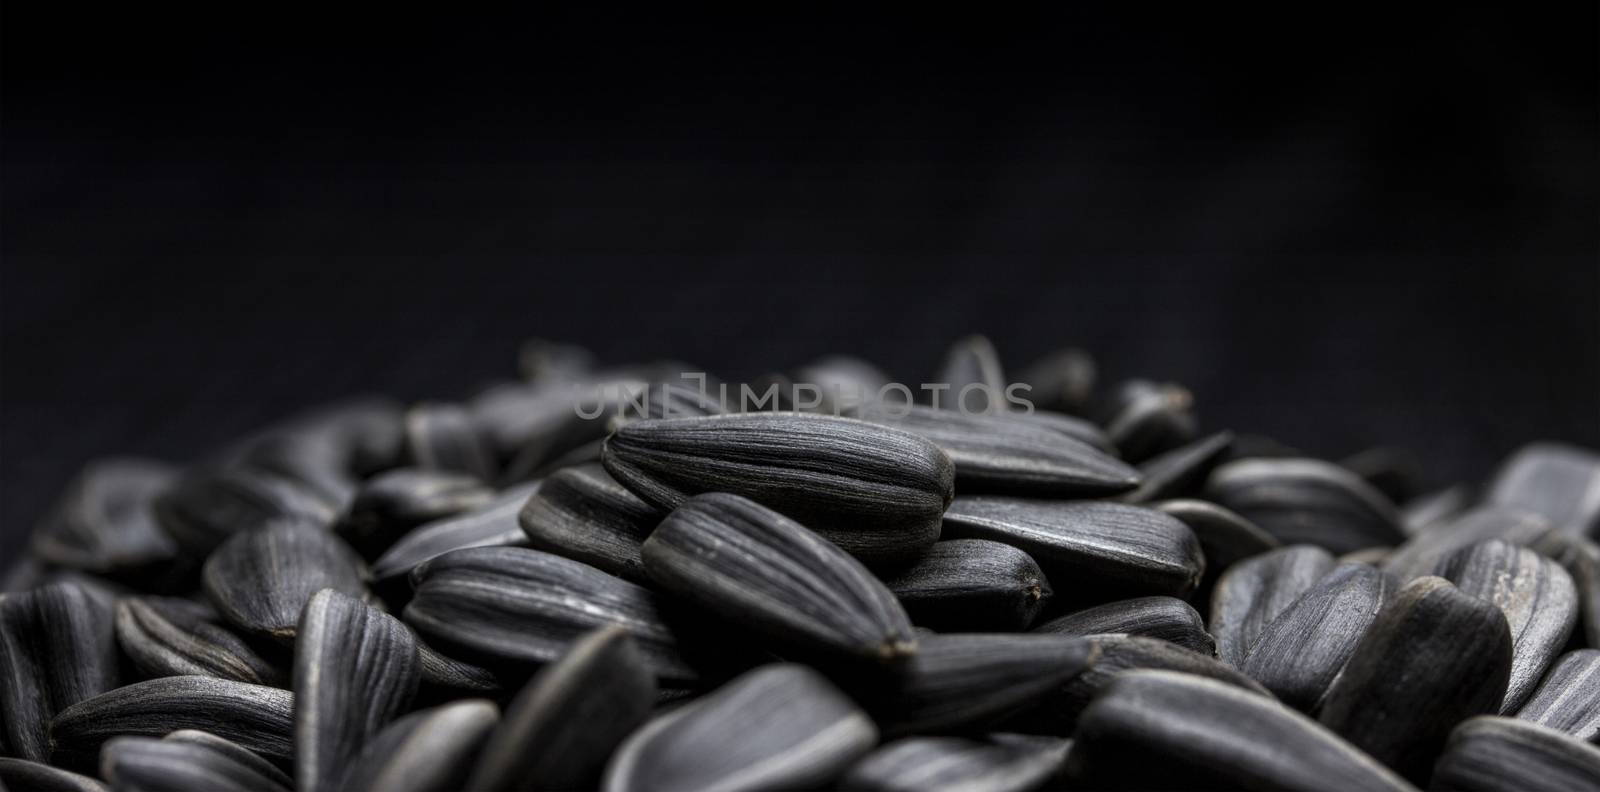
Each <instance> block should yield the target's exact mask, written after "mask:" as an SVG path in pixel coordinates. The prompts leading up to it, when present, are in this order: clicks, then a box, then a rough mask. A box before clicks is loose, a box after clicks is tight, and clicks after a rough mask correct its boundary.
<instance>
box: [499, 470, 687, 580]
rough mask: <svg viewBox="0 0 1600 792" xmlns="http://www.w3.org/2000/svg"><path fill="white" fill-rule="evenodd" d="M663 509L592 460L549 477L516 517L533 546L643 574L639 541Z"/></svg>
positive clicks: (633, 575)
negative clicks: (637, 493)
mask: <svg viewBox="0 0 1600 792" xmlns="http://www.w3.org/2000/svg"><path fill="white" fill-rule="evenodd" d="M663 514H664V512H662V511H661V510H660V509H658V508H656V507H654V506H651V505H650V504H648V503H645V502H644V501H642V500H640V499H639V496H637V495H634V494H633V493H632V492H629V491H628V489H627V488H626V487H624V486H622V485H621V484H618V483H617V480H616V479H614V478H612V477H611V474H609V473H607V472H606V471H605V468H603V467H601V466H600V465H598V464H587V465H579V466H577V467H570V468H565V469H562V470H560V471H557V472H556V473H555V474H554V475H552V476H550V477H549V478H546V479H545V480H544V482H543V483H542V484H541V485H540V487H539V491H538V492H536V493H534V494H533V496H532V497H530V498H528V502H527V504H526V505H524V506H523V507H522V510H521V511H520V512H518V514H517V522H518V523H519V524H520V525H521V526H522V530H523V531H524V532H525V533H526V534H527V535H528V543H529V544H530V545H531V546H532V547H533V548H534V549H537V550H544V551H546V552H550V553H555V554H557V555H563V556H566V557H568V558H571V559H574V560H577V561H582V562H583V563H585V564H588V565H590V566H593V567H595V568H597V569H602V570H604V571H606V572H610V573H611V574H613V575H617V576H619V577H624V578H628V579H629V580H642V579H643V578H644V566H643V563H644V562H643V561H641V560H640V559H639V546H640V545H641V544H643V543H644V539H645V537H646V536H649V535H650V531H651V530H653V529H654V528H655V527H656V523H658V522H661V517H662V515H663Z"/></svg>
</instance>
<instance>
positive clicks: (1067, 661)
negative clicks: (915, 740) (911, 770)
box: [864, 633, 1096, 735]
mask: <svg viewBox="0 0 1600 792" xmlns="http://www.w3.org/2000/svg"><path fill="white" fill-rule="evenodd" d="M920 640H921V647H920V648H919V649H918V651H917V653H916V654H915V655H913V656H911V657H910V658H909V659H908V661H907V662H906V665H905V668H904V669H902V671H901V674H900V678H899V680H898V681H897V683H895V684H894V685H892V686H891V687H888V688H883V689H877V690H873V691H869V692H867V693H865V694H864V695H867V696H875V695H880V694H883V695H886V696H887V699H886V700H885V701H883V702H882V703H875V704H874V706H873V707H872V709H873V711H874V715H875V717H876V718H877V720H878V723H879V724H880V726H881V727H882V728H883V731H884V733H885V734H901V735H903V734H939V733H961V732H972V731H978V730H982V729H984V728H986V727H988V726H991V725H993V724H995V723H997V722H999V721H1001V720H1003V719H1005V718H1007V717H1012V716H1017V715H1018V714H1019V713H1021V712H1023V711H1025V710H1029V709H1032V708H1034V707H1037V706H1040V705H1041V704H1042V703H1043V702H1044V701H1045V700H1046V699H1047V697H1048V695H1049V694H1050V693H1052V692H1053V691H1055V690H1057V689H1058V688H1060V687H1061V686H1062V685H1063V684H1064V683H1065V682H1066V681H1067V680H1069V679H1071V678H1072V677H1074V676H1076V675H1078V674H1079V673H1080V672H1082V671H1083V670H1084V669H1085V668H1086V667H1088V665H1089V664H1090V663H1091V662H1093V661H1094V659H1095V657H1096V650H1095V647H1094V644H1093V642H1091V641H1089V640H1088V639H1085V638H1077V637H1072V636H1065V635H1028V634H1024V635H1008V634H983V633H971V634H952V635H924V636H922V637H921V639H920Z"/></svg>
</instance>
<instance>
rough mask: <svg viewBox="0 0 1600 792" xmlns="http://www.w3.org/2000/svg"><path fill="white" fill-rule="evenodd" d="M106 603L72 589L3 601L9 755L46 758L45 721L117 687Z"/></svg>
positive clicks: (0, 640)
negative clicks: (72, 706)
mask: <svg viewBox="0 0 1600 792" xmlns="http://www.w3.org/2000/svg"><path fill="white" fill-rule="evenodd" d="M111 623H112V616H111V612H110V607H109V604H108V603H107V602H106V601H104V600H102V599H101V598H99V597H97V596H96V595H94V594H93V593H91V592H90V591H89V590H88V589H86V588H84V587H83V586H80V585H78V584H75V583H51V584H48V585H45V586H41V587H40V588H36V589H34V590H32V591H26V592H21V593H15V594H4V595H0V710H4V712H5V717H4V718H3V719H0V720H3V722H0V734H3V735H4V739H3V740H0V743H3V744H4V746H5V749H6V752H7V753H9V754H10V755H12V756H15V757H18V758H21V759H28V760H31V761H35V762H43V761H46V760H47V759H48V758H49V751H50V748H49V739H48V732H49V725H50V718H51V717H52V716H54V715H55V714H56V713H58V712H61V711H62V710H64V709H67V708H68V707H69V706H71V705H74V704H77V703H79V702H81V701H84V700H85V699H89V698H91V697H93V696H97V695H99V694H101V693H104V692H105V691H107V690H110V689H111V688H114V687H116V685H117V644H116V638H115V636H114V635H113V631H112V626H111Z"/></svg>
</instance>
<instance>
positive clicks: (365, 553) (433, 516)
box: [335, 468, 494, 561]
mask: <svg viewBox="0 0 1600 792" xmlns="http://www.w3.org/2000/svg"><path fill="white" fill-rule="evenodd" d="M492 500H494V490H492V489H490V488H489V487H488V485H486V484H484V483H483V482H482V481H480V480H478V479H476V478H474V477H472V476H469V475H467V474H465V473H458V472H454V471H449V470H422V469H419V468H399V469H397V470H390V471H388V472H385V473H380V474H378V475H376V476H373V477H372V478H370V479H368V480H367V481H365V482H363V483H362V484H361V487H360V489H358V490H356V493H355V497H354V499H353V500H352V501H351V503H350V508H349V509H348V510H347V511H346V512H345V514H344V516H343V517H341V518H340V519H339V523H338V525H337V526H335V530H336V531H337V533H338V534H339V537H340V538H342V539H344V540H345V541H346V542H349V543H350V546H351V547H352V548H355V551H356V552H358V553H360V554H361V557H362V558H365V559H367V560H369V561H370V560H372V559H375V558H377V557H378V556H379V555H381V554H382V553H383V551H385V550H387V549H389V547H390V545H393V544H394V543H395V541H396V540H398V539H399V538H400V537H401V536H404V535H405V534H406V532H408V531H410V530H411V529H413V528H415V527H417V526H419V525H422V524H424V523H429V522H433V521H434V520H443V519H446V518H448V517H453V516H455V515H457V514H460V513H462V512H467V511H472V510H473V509H478V508H482V507H483V506H486V505H488V503H489V502H490V501H492Z"/></svg>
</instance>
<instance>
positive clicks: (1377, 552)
mask: <svg viewBox="0 0 1600 792" xmlns="http://www.w3.org/2000/svg"><path fill="white" fill-rule="evenodd" d="M1391 555H1394V548H1393V547H1364V548H1362V549H1360V550H1351V551H1350V552H1348V553H1345V554H1343V555H1341V556H1339V558H1338V561H1339V563H1341V564H1366V565H1367V566H1370V567H1377V568H1379V569H1382V568H1383V562H1385V561H1387V560H1389V556H1391ZM1394 578H1395V582H1396V583H1403V582H1405V581H1403V580H1401V579H1400V578H1399V577H1398V576H1394Z"/></svg>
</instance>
